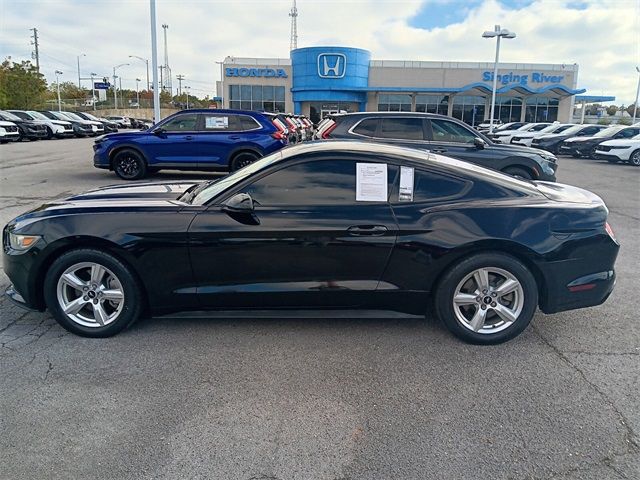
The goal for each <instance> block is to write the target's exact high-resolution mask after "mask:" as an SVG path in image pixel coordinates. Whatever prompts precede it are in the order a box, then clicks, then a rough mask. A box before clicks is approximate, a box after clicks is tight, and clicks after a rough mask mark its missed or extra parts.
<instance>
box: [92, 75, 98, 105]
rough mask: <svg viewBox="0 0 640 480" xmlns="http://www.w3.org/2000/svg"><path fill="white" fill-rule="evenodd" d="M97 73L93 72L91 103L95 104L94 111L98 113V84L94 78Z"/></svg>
mask: <svg viewBox="0 0 640 480" xmlns="http://www.w3.org/2000/svg"><path fill="white" fill-rule="evenodd" d="M96 75H97V73H93V72H91V103H92V104H93V111H94V112H95V111H96V83H95V81H94V80H93V78H94V77H95V76H96Z"/></svg>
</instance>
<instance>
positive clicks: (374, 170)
mask: <svg viewBox="0 0 640 480" xmlns="http://www.w3.org/2000/svg"><path fill="white" fill-rule="evenodd" d="M387 198H388V194H387V164H386V163H356V201H357V202H386V201H387Z"/></svg>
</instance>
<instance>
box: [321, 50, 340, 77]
mask: <svg viewBox="0 0 640 480" xmlns="http://www.w3.org/2000/svg"><path fill="white" fill-rule="evenodd" d="M346 71H347V56H346V55H345V54H343V53H321V54H320V55H318V76H319V77H320V78H342V77H344V73H345V72H346Z"/></svg>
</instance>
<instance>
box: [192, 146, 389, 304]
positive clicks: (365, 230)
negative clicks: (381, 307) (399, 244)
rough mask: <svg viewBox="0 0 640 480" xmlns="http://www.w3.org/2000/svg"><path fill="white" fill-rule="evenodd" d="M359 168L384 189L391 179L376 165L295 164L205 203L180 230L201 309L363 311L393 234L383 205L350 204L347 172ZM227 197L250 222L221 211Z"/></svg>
mask: <svg viewBox="0 0 640 480" xmlns="http://www.w3.org/2000/svg"><path fill="white" fill-rule="evenodd" d="M364 163H366V164H373V168H374V169H375V168H379V169H381V171H382V170H384V171H386V175H387V180H388V182H389V183H392V182H393V179H394V177H395V174H396V171H397V169H396V168H395V167H393V166H387V165H386V164H385V163H382V162H380V161H379V160H366V161H362V162H360V161H356V160H353V159H346V158H345V159H313V160H302V161H298V162H297V163H293V164H291V163H289V164H288V165H281V166H276V167H272V169H270V171H268V172H266V173H263V174H260V176H259V178H253V177H251V178H250V179H249V180H248V181H247V183H246V184H244V185H240V186H236V187H234V188H233V189H232V190H230V191H228V192H226V193H224V194H222V195H221V196H220V197H219V198H218V199H213V204H212V205H210V206H208V208H207V209H206V210H204V211H203V212H202V213H200V214H199V215H197V217H196V218H195V220H194V221H193V223H192V225H191V227H190V229H189V236H190V242H191V261H192V265H193V271H194V275H195V279H196V283H197V292H198V294H199V297H200V299H201V302H202V303H203V305H204V306H205V307H243V306H245V307H246V306H264V307H277V306H280V307H314V306H315V307H317V306H333V307H348V306H356V305H360V304H361V303H363V302H364V301H365V299H367V297H368V296H369V295H370V294H371V293H372V292H373V291H375V289H376V287H377V285H378V281H379V279H380V276H381V275H382V272H383V270H384V268H385V265H386V263H387V260H388V257H389V255H390V253H391V250H392V248H393V244H394V242H395V237H396V231H397V227H396V222H395V219H394V217H393V215H392V212H391V208H390V206H389V204H388V202H387V201H386V197H385V199H384V201H358V200H356V168H357V167H359V166H362V165H361V164H364ZM274 168H275V170H274ZM378 178H379V177H378ZM387 188H388V187H387ZM237 194H248V195H250V196H251V198H252V199H253V202H254V209H253V211H252V212H251V214H250V215H247V214H246V213H243V214H239V213H234V212H229V211H224V207H223V205H224V204H225V203H226V202H227V201H228V200H229V199H230V198H234V196H235V195H237ZM235 198H237V197H235Z"/></svg>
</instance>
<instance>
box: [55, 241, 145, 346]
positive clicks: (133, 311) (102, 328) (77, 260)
mask: <svg viewBox="0 0 640 480" xmlns="http://www.w3.org/2000/svg"><path fill="white" fill-rule="evenodd" d="M85 263H86V264H91V265H94V264H95V265H99V266H101V267H102V268H105V269H106V271H105V273H104V277H103V278H106V279H109V280H111V279H112V278H113V277H112V274H113V276H115V277H116V279H117V281H118V282H119V287H118V288H120V287H121V290H120V291H121V292H122V293H123V298H122V301H121V303H122V306H121V307H119V309H115V308H113V307H112V305H109V304H108V302H109V300H106V299H103V300H98V299H96V298H95V297H91V298H94V300H91V299H90V298H89V297H88V295H89V293H88V292H87V296H85V297H82V295H85V294H84V293H79V290H77V289H73V288H72V287H69V286H63V287H60V288H67V289H69V288H71V289H72V290H71V291H77V292H78V293H79V297H78V298H75V300H78V299H79V298H80V297H82V298H83V299H84V298H87V299H89V300H88V301H86V302H84V300H83V307H82V309H81V310H79V311H78V312H77V315H79V316H90V315H92V313H91V312H94V313H93V314H94V315H95V310H94V307H93V306H92V305H93V304H94V303H95V304H97V305H98V304H99V305H100V307H101V308H102V311H107V309H109V310H111V314H112V315H114V317H113V319H111V320H109V322H108V323H105V324H104V325H99V324H98V323H97V322H96V323H95V326H87V325H83V324H81V323H79V321H77V320H74V319H73V318H71V317H70V316H69V315H67V314H66V313H65V312H64V311H63V308H62V306H61V302H64V301H65V300H64V297H61V295H63V294H59V284H58V283H59V280H60V278H61V276H62V275H63V273H65V271H67V270H68V269H73V268H74V267H75V266H77V265H81V264H85ZM76 278H80V277H79V276H76ZM83 280H86V277H84V278H83ZM105 281H106V280H105ZM89 288H90V287H89ZM106 288H112V287H106ZM98 290H99V289H95V291H96V292H97V291H98ZM92 291H93V290H92ZM94 294H95V292H94ZM44 298H45V302H46V304H47V308H48V309H49V312H50V313H51V314H52V315H53V317H54V318H55V319H56V321H57V322H58V323H59V324H60V325H61V326H62V327H63V328H64V329H65V330H68V331H69V332H72V333H75V334H77V335H81V336H83V337H93V338H104V337H110V336H112V335H115V334H117V333H119V332H121V331H122V330H123V329H125V328H126V327H127V326H129V325H130V324H131V323H133V322H134V321H135V320H137V319H138V318H139V316H140V314H141V311H142V303H143V296H142V290H141V288H140V285H139V284H138V282H137V280H136V278H135V276H134V275H133V273H132V271H131V269H130V268H129V267H127V266H126V265H125V264H124V263H122V262H121V261H120V260H118V259H117V258H116V257H114V256H112V255H110V254H108V253H106V252H103V251H100V250H95V249H88V248H87V249H78V250H72V251H70V252H67V253H65V254H63V255H62V256H60V257H59V258H58V259H57V260H55V261H54V262H53V264H52V265H51V267H50V268H49V270H48V271H47V274H46V276H45V280H44ZM61 298H62V300H61ZM96 302H97V303H96ZM116 313H117V315H116ZM73 315H76V314H73ZM80 320H82V318H80Z"/></svg>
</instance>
